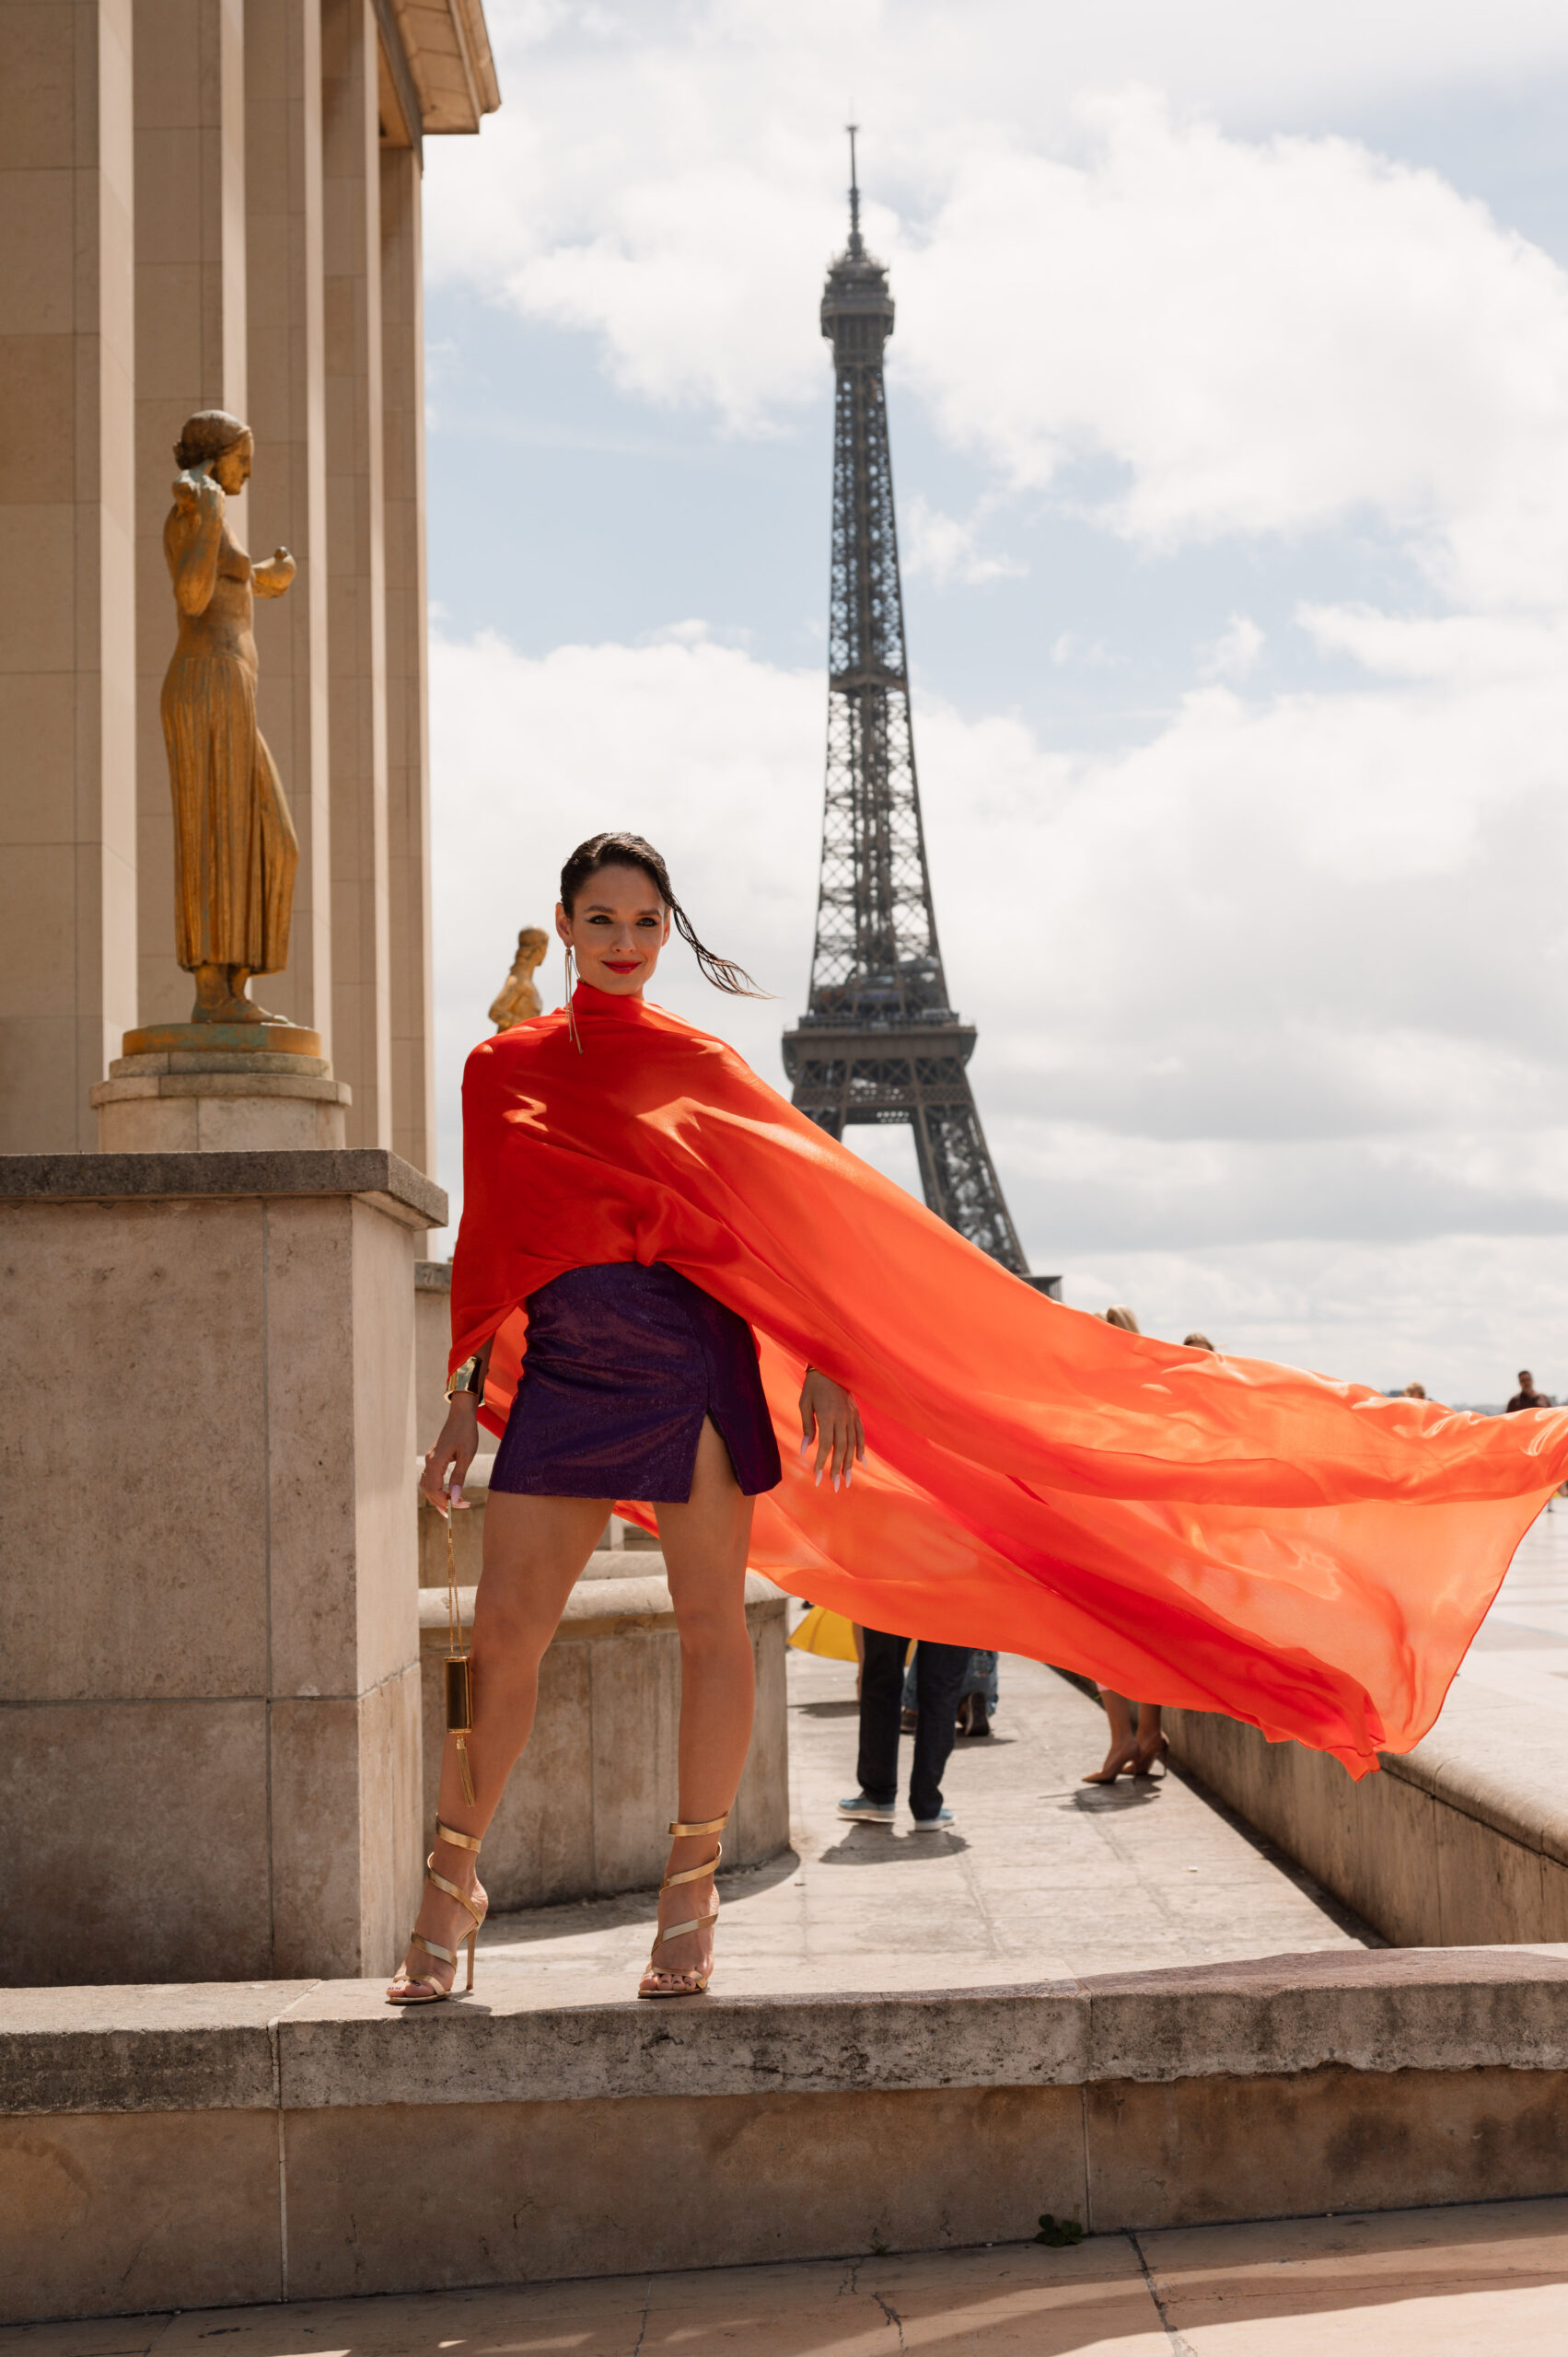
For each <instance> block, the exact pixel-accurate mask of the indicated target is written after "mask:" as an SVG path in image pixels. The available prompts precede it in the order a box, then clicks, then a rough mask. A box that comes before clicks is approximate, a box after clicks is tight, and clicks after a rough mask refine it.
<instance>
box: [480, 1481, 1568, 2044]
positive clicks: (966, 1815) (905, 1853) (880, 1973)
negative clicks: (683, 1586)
mask: <svg viewBox="0 0 1568 2357" xmlns="http://www.w3.org/2000/svg"><path fill="white" fill-rule="evenodd" d="M1564 1521H1565V1524H1568V1516H1565V1517H1564ZM789 1681H790V1684H789V1692H790V1708H789V1740H790V1783H791V1804H792V1825H793V1834H794V1843H795V1855H794V1856H793V1857H792V1858H786V1859H783V1860H777V1861H774V1862H773V1863H772V1864H769V1865H765V1866H761V1867H757V1868H754V1869H751V1870H750V1871H749V1872H747V1873H745V1874H735V1875H723V1876H722V1877H721V1880H720V1886H719V1890H720V1898H721V1901H722V1909H723V1911H722V1913H721V1917H720V1922H719V1927H718V1969H717V1971H716V1973H715V1976H714V1990H715V1991H724V1992H726V1993H729V1994H736V1995H738V1994H743V1993H760V1992H761V1991H764V1990H765V1991H769V1992H770V1993H772V1994H775V1995H781V1996H783V1995H795V1994H808V1993H811V1992H814V1991H830V1990H838V1991H854V1990H865V1989H868V1988H870V1989H879V1990H889V1991H899V1990H913V1989H959V1988H966V1987H969V1988H974V1987H990V1988H994V1987H996V1986H998V1985H1000V1984H1004V1983H1006V1982H1016V1983H1019V1984H1039V1983H1040V1982H1045V1981H1056V1980H1069V1979H1077V1978H1081V1977H1082V1976H1084V1975H1086V1974H1103V1973H1108V1972H1122V1971H1129V1970H1137V1969H1144V1968H1158V1967H1161V1966H1167V1967H1168V1966H1174V1965H1191V1964H1206V1963H1212V1962H1217V1961H1219V1960H1221V1959H1227V1958H1228V1959H1239V1958H1244V1957H1248V1956H1275V1955H1280V1954H1282V1953H1287V1952H1288V1953H1290V1954H1301V1953H1304V1952H1306V1951H1308V1950H1312V1949H1317V1948H1337V1949H1360V1948H1364V1947H1367V1946H1374V1947H1376V1946H1380V1945H1382V1943H1381V1942H1380V1941H1379V1940H1378V1938H1377V1936H1376V1933H1373V1932H1372V1931H1371V1930H1370V1929H1369V1928H1368V1927H1367V1926H1366V1925H1365V1924H1363V1923H1361V1922H1358V1921H1357V1920H1356V1919H1355V1918H1354V1917H1353V1916H1352V1915H1350V1914H1349V1913H1348V1912H1347V1911H1346V1910H1344V1909H1343V1908H1342V1907H1340V1906H1339V1905H1338V1903H1337V1902H1336V1901H1334V1900H1332V1899H1331V1898H1329V1897H1328V1896H1327V1894H1325V1893H1324V1892H1322V1891H1321V1890H1319V1889H1318V1886H1317V1885H1316V1884H1315V1883H1314V1882H1313V1881H1312V1880H1311V1878H1310V1876H1308V1875H1305V1874H1303V1873H1302V1872H1301V1871H1300V1870H1299V1869H1298V1868H1297V1867H1295V1866H1294V1865H1292V1864H1290V1862H1289V1861H1288V1860H1286V1859H1284V1858H1283V1856H1282V1855H1281V1853H1280V1852H1276V1851H1274V1850H1273V1849H1272V1848H1271V1847H1270V1845H1269V1844H1268V1843H1267V1842H1263V1841H1260V1840H1259V1838H1258V1837H1257V1836H1256V1835H1255V1834H1253V1833H1251V1832H1250V1831H1249V1829H1247V1828H1246V1827H1244V1826H1243V1825H1242V1824H1241V1823H1240V1821H1239V1820H1238V1819H1237V1818H1235V1817H1231V1816H1230V1815H1229V1814H1228V1812H1226V1811H1225V1810H1223V1809H1221V1808H1220V1807H1218V1806H1217V1805H1214V1803H1213V1802H1211V1800H1210V1799H1209V1797H1208V1796H1207V1795H1206V1794H1204V1793H1203V1792H1202V1790H1201V1788H1200V1787H1198V1786H1196V1785H1194V1784H1191V1783H1189V1782H1184V1781H1183V1779H1182V1777H1181V1776H1180V1775H1179V1774H1172V1775H1170V1776H1167V1777H1166V1778H1163V1779H1157V1780H1155V1781H1153V1782H1138V1783H1136V1784H1135V1783H1133V1782H1131V1781H1130V1780H1128V1779H1123V1780H1122V1781H1121V1782H1119V1783H1117V1784H1115V1785H1113V1786H1110V1787H1109V1788H1101V1787H1098V1786H1095V1785H1090V1784H1084V1783H1081V1782H1079V1778H1080V1777H1081V1775H1082V1774H1083V1772H1084V1771H1085V1770H1086V1769H1090V1768H1096V1767H1098V1764H1099V1761H1100V1759H1102V1758H1103V1756H1104V1752H1105V1744H1106V1733H1105V1718H1104V1714H1103V1713H1101V1712H1100V1710H1099V1709H1098V1705H1096V1704H1095V1703H1093V1702H1091V1701H1089V1700H1088V1699H1087V1697H1086V1695H1084V1694H1083V1693H1081V1692H1080V1691H1079V1689H1077V1688H1076V1687H1074V1686H1072V1685H1070V1684H1069V1683H1068V1682H1067V1680H1066V1679H1064V1678H1059V1677H1058V1676H1057V1675H1056V1674H1055V1673H1054V1672H1053V1671H1051V1670H1049V1669H1045V1668H1043V1667H1042V1666H1040V1664H1039V1663H1038V1662H1030V1661H1024V1660H1019V1659H1015V1658H1014V1657H1013V1656H1011V1655H1008V1656H1006V1657H1005V1658H1004V1660H1003V1663H1002V1705H1001V1710H1000V1712H999V1713H998V1716H997V1718H996V1720H995V1723H994V1724H995V1732H994V1734H993V1736H990V1737H989V1738H988V1739H986V1740H985V1741H982V1742H960V1743H959V1744H958V1746H957V1747H956V1748H955V1750H954V1753H953V1758H952V1761H951V1763H950V1766H949V1769H948V1771H947V1780H946V1782H945V1785H944V1793H945V1796H946V1798H947V1804H948V1805H949V1806H950V1807H951V1808H952V1809H953V1810H954V1812H955V1817H956V1823H955V1825H954V1827H953V1829H951V1830H950V1831H948V1832H944V1833H917V1832H916V1831H915V1830H914V1828H913V1822H912V1818H911V1817H910V1816H909V1814H908V1811H907V1807H906V1806H905V1805H903V1804H902V1803H900V1815H899V1821H898V1824H897V1826H896V1827H895V1828H894V1829H892V1830H889V1829H887V1828H885V1827H882V1826H866V1825H856V1824H853V1823H850V1822H849V1821H847V1820H846V1819H843V1818H841V1817H838V1816H837V1815H836V1805H837V1802H838V1800H839V1797H840V1795H841V1794H846V1793H850V1792H853V1791H854V1782H855V1779H854V1756H855V1736H856V1715H855V1703H854V1666H853V1665H851V1664H849V1663H843V1662H831V1661H822V1660H819V1659H817V1658H816V1657H815V1656H813V1655H804V1654H797V1653H793V1652H792V1653H791V1655H790V1656H789ZM911 1752H912V1746H911V1744H910V1742H909V1740H908V1739H907V1738H906V1739H905V1741H904V1742H903V1743H902V1744H901V1746H900V1766H901V1769H902V1772H903V1773H904V1775H905V1776H906V1777H907V1775H908V1772H909V1765H910V1759H911ZM654 1913H655V1910H654V1901H653V1898H652V1896H651V1894H648V1895H645V1894H633V1895H631V1896H629V1897H624V1898H613V1899H596V1900H588V1901H584V1902H580V1903H578V1904H576V1905H574V1906H568V1907H553V1908H541V1909H539V1910H534V1911H532V1912H530V1913H528V1914H521V1915H510V1916H504V1917H497V1918H495V1919H494V1921H492V1922H490V1923H488V1924H487V1925H486V1926H485V1929H484V1931H483V1932H482V1933H481V1935H480V1943H479V1974H480V1984H481V1985H482V1986H486V1987H489V1988H491V1989H494V1987H495V1985H496V1981H497V1979H498V1977H500V1976H503V1975H504V1976H505V1979H506V1980H508V1981H514V1982H515V1981H517V1980H521V1981H527V1982H533V1983H537V1982H540V1981H544V1980H547V1981H550V1982H552V1983H553V1984H554V1997H553V2002H555V2003H561V2002H566V2003H575V2002H579V2001H582V2002H589V2003H607V2002H611V2001H613V1999H614V1998H616V1997H618V1996H621V1995H624V1994H625V1993H626V1992H627V1991H628V1989H629V1988H634V1987H635V1985H636V1980H637V1976H638V1974H639V1973H640V1972H641V1970H642V1968H643V1966H644V1964H645V1961H646V1958H647V1952H648V1946H649V1943H650V1941H651V1939H652V1926H653V1922H654Z"/></svg>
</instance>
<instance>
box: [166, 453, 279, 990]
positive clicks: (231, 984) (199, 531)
mask: <svg viewBox="0 0 1568 2357" xmlns="http://www.w3.org/2000/svg"><path fill="white" fill-rule="evenodd" d="M253 455H254V446H253V444H252V442H251V438H250V427H249V426H247V425H244V424H241V422H240V420H239V419H238V418H237V417H230V416H229V415H228V413H227V412H226V411H225V410H221V409H204V410H201V411H199V412H197V414H196V415H195V416H194V417H190V418H187V419H186V421H185V427H184V431H183V432H182V433H181V435H180V440H179V441H178V443H177V444H176V445H175V450H174V456H175V459H176V460H177V462H178V464H179V467H180V473H179V475H178V476H177V477H176V479H175V483H174V505H173V507H172V508H171V509H170V510H169V515H168V522H167V523H166V524H165V526H164V528H163V552H164V555H165V556H166V558H167V559H168V570H169V575H170V577H171V579H172V580H173V583H174V601H175V604H176V606H177V607H178V608H179V610H180V639H179V643H178V644H177V645H176V647H175V650H174V659H173V661H172V662H171V663H170V664H169V667H168V676H167V677H166V679H165V680H164V683H163V734H164V742H165V743H166V744H167V746H168V774H169V781H170V784H172V786H173V789H174V897H175V932H176V955H177V956H178V958H179V959H180V964H181V966H183V967H184V969H185V970H186V972H187V973H191V974H194V975H195V977H196V1004H195V1007H194V1009H193V1010H192V1021H193V1022H196V1023H264V1022H267V1021H270V1020H274V1019H275V1018H273V1017H269V1016H268V1015H267V1013H266V1011H265V1009H264V1008H262V1007H260V1006H257V1005H255V1004H253V1002H252V1001H251V1000H250V998H248V997H247V995H246V988H245V986H246V984H247V982H248V981H250V976H251V975H252V974H275V973H278V972H280V971H281V970H282V969H283V968H284V967H285V966H286V965H287V963H288V924H289V914H290V911H291V909H292V906H293V901H294V872H295V869H296V866H297V865H298V863H299V844H298V841H297V839H296V835H295V831H294V822H293V820H292V819H290V817H289V814H288V804H287V802H286V801H285V799H284V791H283V787H282V785H281V784H280V783H279V779H278V772H277V768H276V765H275V763H274V762H273V757H272V755H271V753H270V752H269V751H268V750H267V748H266V745H265V743H264V742H263V740H262V737H261V731H260V730H259V729H258V727H257V726H256V641H255V639H254V637H253V636H252V634H251V611H252V610H251V598H252V597H253V596H254V597H257V598H281V597H282V596H283V594H284V591H285V589H286V588H287V587H288V585H289V583H290V582H291V581H292V580H293V579H294V559H293V558H292V557H291V556H290V555H289V553H288V551H287V550H286V549H279V550H278V551H277V552H276V553H275V554H274V555H273V556H271V557H268V558H267V559H265V560H264V562H263V563H260V564H252V563H251V562H250V558H249V557H248V556H247V554H246V553H245V551H244V550H243V549H242V548H240V547H239V545H238V542H237V541H236V540H234V538H233V536H232V535H231V533H230V531H229V529H228V526H227V524H226V522H225V520H224V511H225V509H226V505H227V504H228V501H229V500H230V499H231V498H233V497H234V496H235V494H236V493H238V492H241V491H243V490H244V488H245V485H246V482H247V481H248V480H249V478H250V462H251V459H252V456H253Z"/></svg>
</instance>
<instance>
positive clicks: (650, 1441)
mask: <svg viewBox="0 0 1568 2357" xmlns="http://www.w3.org/2000/svg"><path fill="white" fill-rule="evenodd" d="M526 1306H527V1309H528V1352H527V1356H526V1357H525V1359H524V1361H523V1379H522V1381H521V1383H520V1384H519V1385H518V1386H517V1398H516V1399H514V1400H513V1402H512V1412H511V1415H510V1416H509V1417H508V1419H507V1422H506V1429H505V1433H504V1434H502V1437H501V1446H500V1447H499V1448H498V1449H497V1451H496V1453H495V1462H494V1466H493V1467H492V1468H491V1473H490V1486H491V1488H492V1489H493V1490H510V1491H513V1492H517V1493H520V1494H521V1495H523V1496H525V1497H534V1498H539V1497H545V1498H641V1499H644V1500H646V1501H648V1502H650V1503H652V1502H662V1503H664V1504H685V1502H686V1500H687V1499H688V1498H689V1497H690V1496H691V1475H692V1472H693V1470H694V1469H695V1467H696V1462H697V1438H698V1434H700V1433H701V1431H702V1429H703V1418H704V1417H707V1416H711V1417H712V1418H713V1421H714V1424H715V1425H716V1426H717V1428H718V1430H719V1432H720V1433H721V1434H722V1435H723V1437H724V1442H725V1446H726V1448H727V1449H728V1450H729V1460H730V1463H731V1464H732V1465H733V1466H734V1468H735V1478H736V1480H738V1482H739V1484H740V1487H741V1489H742V1490H743V1491H744V1492H745V1493H746V1495H747V1496H748V1497H749V1498H754V1497H756V1496H758V1495H759V1493H760V1492H761V1491H763V1490H771V1489H772V1487H773V1485H774V1483H775V1482H776V1481H778V1480H780V1478H781V1475H782V1471H783V1469H782V1467H781V1466H780V1464H779V1451H778V1443H777V1442H776V1441H775V1439H774V1438H773V1427H772V1420H771V1419H770V1417H769V1414H768V1403H767V1401H766V1399H764V1398H763V1396H762V1383H761V1376H759V1374H758V1372H757V1352H756V1346H755V1344H754V1343H753V1341H752V1339H751V1329H750V1327H749V1326H748V1324H747V1323H746V1320H745V1318H738V1317H737V1316H736V1313H735V1311H734V1310H733V1309H726V1307H725V1306H724V1305H723V1303H722V1302H717V1301H714V1298H713V1296H712V1295H710V1294H705V1293H704V1292H703V1289H702V1287H701V1286H700V1285H694V1284H692V1283H691V1281H690V1279H688V1278H686V1277H680V1276H677V1274H676V1272H675V1271H674V1270H673V1269H667V1268H666V1267H665V1266H664V1264H663V1262H662V1261H657V1260H656V1261H655V1262H654V1264H653V1266H652V1268H647V1269H645V1268H644V1267H643V1266H642V1265H641V1264H640V1263H639V1262H638V1261H635V1260H613V1261H609V1262H605V1263H602V1264H600V1265H598V1266H596V1267H594V1268H589V1269H570V1270H568V1271H567V1272H566V1274H565V1275H564V1276H563V1277H557V1278H556V1279H555V1280H554V1282H553V1283H551V1284H548V1285H541V1286H540V1290H539V1291H538V1293H535V1294H530V1295H528V1302H527V1304H526Z"/></svg>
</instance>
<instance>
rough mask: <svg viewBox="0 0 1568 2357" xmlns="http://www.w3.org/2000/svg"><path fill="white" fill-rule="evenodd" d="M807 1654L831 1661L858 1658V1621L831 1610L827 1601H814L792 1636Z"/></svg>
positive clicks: (792, 1641) (854, 1659) (792, 1642)
mask: <svg viewBox="0 0 1568 2357" xmlns="http://www.w3.org/2000/svg"><path fill="white" fill-rule="evenodd" d="M789 1642H790V1643H791V1644H792V1645H795V1646H797V1647H798V1648H799V1650H800V1651H801V1652H802V1653H803V1654H820V1655H823V1656H824V1657H825V1658H826V1659H827V1660H829V1661H853V1662H858V1661H859V1659H860V1655H858V1654H857V1653H856V1652H855V1649H854V1622H853V1621H850V1620H845V1619H844V1617H843V1614H842V1612H830V1611H829V1609H828V1608H827V1606H826V1605H825V1604H814V1605H813V1606H812V1607H811V1609H810V1611H809V1612H808V1613H807V1616H806V1618H805V1620H803V1621H802V1622H801V1624H800V1626H799V1628H798V1629H796V1631H795V1634H794V1635H793V1636H792V1637H791V1639H790V1641H789Z"/></svg>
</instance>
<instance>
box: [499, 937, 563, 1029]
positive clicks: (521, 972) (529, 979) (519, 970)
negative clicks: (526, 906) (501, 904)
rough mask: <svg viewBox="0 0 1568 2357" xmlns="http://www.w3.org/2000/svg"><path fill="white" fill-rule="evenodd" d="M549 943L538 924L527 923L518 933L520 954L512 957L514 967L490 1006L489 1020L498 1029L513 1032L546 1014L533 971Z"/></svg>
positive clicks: (540, 962)
mask: <svg viewBox="0 0 1568 2357" xmlns="http://www.w3.org/2000/svg"><path fill="white" fill-rule="evenodd" d="M548 946H549V944H548V941H547V939H546V936H545V935H544V934H542V933H541V932H540V928H539V926H538V925H537V924H526V925H524V927H523V929H522V931H521V933H519V934H518V935H517V956H516V957H515V958H513V960H512V970H511V972H510V973H509V974H508V975H507V977H506V979H505V981H504V982H503V983H502V985H501V988H500V989H499V991H498V992H497V993H496V994H495V998H494V1003H493V1004H492V1006H491V1009H490V1020H491V1021H492V1023H494V1026H495V1028H496V1029H497V1031H510V1030H511V1028H512V1027H513V1025H514V1024H517V1023H527V1022H528V1020H529V1018H530V1017H531V1016H536V1015H542V1014H543V1013H544V1002H543V1001H542V999H541V998H540V994H539V986H538V984H537V983H536V982H535V981H534V979H533V978H534V974H535V972H536V970H538V968H539V967H540V965H541V964H542V962H543V959H544V953H545V950H546V948H547V947H548Z"/></svg>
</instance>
